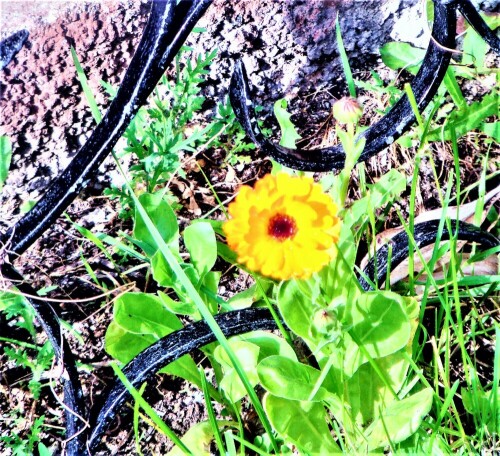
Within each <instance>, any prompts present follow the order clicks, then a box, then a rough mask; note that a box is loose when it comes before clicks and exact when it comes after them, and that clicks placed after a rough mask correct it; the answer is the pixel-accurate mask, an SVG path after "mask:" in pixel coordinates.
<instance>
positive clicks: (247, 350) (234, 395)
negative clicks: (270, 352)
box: [214, 340, 260, 403]
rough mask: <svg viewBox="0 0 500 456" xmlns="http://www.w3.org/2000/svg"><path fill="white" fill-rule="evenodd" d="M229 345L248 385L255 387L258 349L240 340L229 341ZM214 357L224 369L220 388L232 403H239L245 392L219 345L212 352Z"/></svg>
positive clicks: (225, 353)
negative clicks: (245, 376)
mask: <svg viewBox="0 0 500 456" xmlns="http://www.w3.org/2000/svg"><path fill="white" fill-rule="evenodd" d="M229 345H230V346H231V349H232V350H233V352H234V354H235V355H236V356H237V358H238V360H239V361H240V363H241V366H242V368H243V371H244V372H245V374H246V375H247V378H248V381H249V382H250V384H251V385H252V386H255V385H257V383H258V376H257V363H258V360H259V350H260V349H259V347H258V346H257V345H255V344H252V343H250V342H245V341H241V340H235V341H233V340H231V341H229ZM214 357H215V359H216V360H217V361H218V362H219V363H220V364H222V366H223V368H224V377H223V378H222V380H221V382H220V387H221V388H222V389H223V390H224V392H225V393H226V395H227V397H228V398H229V399H230V400H231V401H232V402H233V403H234V402H237V401H239V400H240V399H242V398H243V397H244V396H245V395H246V394H247V392H246V389H245V386H244V385H243V383H242V381H241V379H240V377H239V376H238V373H237V372H236V370H235V369H234V368H233V365H232V363H231V361H230V360H229V356H228V354H227V352H226V351H225V350H224V349H223V348H222V347H221V346H220V345H219V346H218V347H217V348H216V349H215V351H214Z"/></svg>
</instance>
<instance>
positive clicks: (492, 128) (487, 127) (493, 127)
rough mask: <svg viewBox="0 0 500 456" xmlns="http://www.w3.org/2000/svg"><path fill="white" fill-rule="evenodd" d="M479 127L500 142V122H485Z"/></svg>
mask: <svg viewBox="0 0 500 456" xmlns="http://www.w3.org/2000/svg"><path fill="white" fill-rule="evenodd" d="M479 129H480V130H481V131H482V132H483V133H484V134H485V135H488V136H489V137H490V138H493V139H494V140H495V141H496V142H500V122H498V121H496V122H485V123H483V124H481V126H480V127H479Z"/></svg>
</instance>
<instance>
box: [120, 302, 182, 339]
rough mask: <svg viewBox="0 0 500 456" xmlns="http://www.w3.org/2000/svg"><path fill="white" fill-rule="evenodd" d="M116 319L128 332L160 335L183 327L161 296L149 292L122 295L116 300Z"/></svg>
mask: <svg viewBox="0 0 500 456" xmlns="http://www.w3.org/2000/svg"><path fill="white" fill-rule="evenodd" d="M114 320H115V322H116V323H117V324H119V325H120V326H121V327H122V328H123V329H125V330H126V331H128V332H131V333H134V334H155V335H157V336H159V337H163V336H164V335H166V334H169V333H170V332H172V331H175V330H177V329H181V328H182V327H183V326H182V323H181V321H180V320H179V319H178V318H177V317H176V316H175V315H174V314H173V313H172V312H170V311H169V310H168V309H167V308H166V307H165V306H164V305H163V302H162V300H161V299H160V298H158V297H157V296H154V295H152V294H148V293H125V294H123V295H121V296H120V297H119V298H118V299H117V300H116V301H115V306H114Z"/></svg>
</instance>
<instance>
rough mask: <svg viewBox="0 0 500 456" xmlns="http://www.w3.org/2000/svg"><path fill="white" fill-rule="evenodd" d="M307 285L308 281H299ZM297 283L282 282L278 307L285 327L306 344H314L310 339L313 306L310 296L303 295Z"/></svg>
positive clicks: (302, 289) (302, 290)
mask: <svg viewBox="0 0 500 456" xmlns="http://www.w3.org/2000/svg"><path fill="white" fill-rule="evenodd" d="M301 282H302V283H301V285H303V286H306V285H308V283H309V281H301ZM301 285H300V284H299V282H298V281H292V280H291V281H288V282H283V283H282V285H281V286H280V288H279V291H278V307H279V310H280V313H281V315H282V317H283V320H285V323H286V325H287V326H288V327H289V328H290V329H291V330H292V331H293V332H294V333H295V334H297V335H298V336H300V337H302V338H303V339H304V340H305V341H306V342H307V341H309V342H312V343H313V344H315V343H316V342H318V341H314V340H313V339H312V338H311V323H312V315H314V310H315V309H314V304H313V301H312V299H311V295H310V294H307V293H305V292H304V291H305V290H304V287H302V288H301Z"/></svg>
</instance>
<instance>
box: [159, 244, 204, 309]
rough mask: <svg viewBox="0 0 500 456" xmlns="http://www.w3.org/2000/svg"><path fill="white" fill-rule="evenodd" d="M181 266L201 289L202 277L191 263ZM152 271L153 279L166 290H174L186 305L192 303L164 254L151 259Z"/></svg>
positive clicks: (160, 253)
mask: <svg viewBox="0 0 500 456" xmlns="http://www.w3.org/2000/svg"><path fill="white" fill-rule="evenodd" d="M181 266H182V269H183V271H184V273H185V274H186V275H187V276H188V278H189V280H190V281H191V283H192V284H193V285H194V286H196V287H197V288H199V285H200V284H199V280H200V277H199V275H198V273H197V272H196V270H195V269H194V267H193V266H192V265H191V264H189V263H187V264H186V263H184V264H182V265H181ZM151 271H152V273H153V278H154V279H155V280H156V282H158V284H159V285H161V286H162V287H166V288H173V289H174V291H175V292H176V294H177V296H178V297H179V299H180V300H181V301H183V302H186V303H189V302H192V301H191V300H190V299H189V298H188V296H187V294H186V289H185V287H184V286H183V285H182V284H181V283H180V281H179V279H178V278H177V275H176V274H175V272H174V271H173V270H172V268H171V267H170V265H169V264H168V262H167V261H166V260H165V257H164V255H163V253H162V252H159V251H158V252H156V253H155V254H154V255H153V256H152V257H151ZM178 310H179V308H178ZM178 313H180V312H178ZM190 314H191V313H190Z"/></svg>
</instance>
